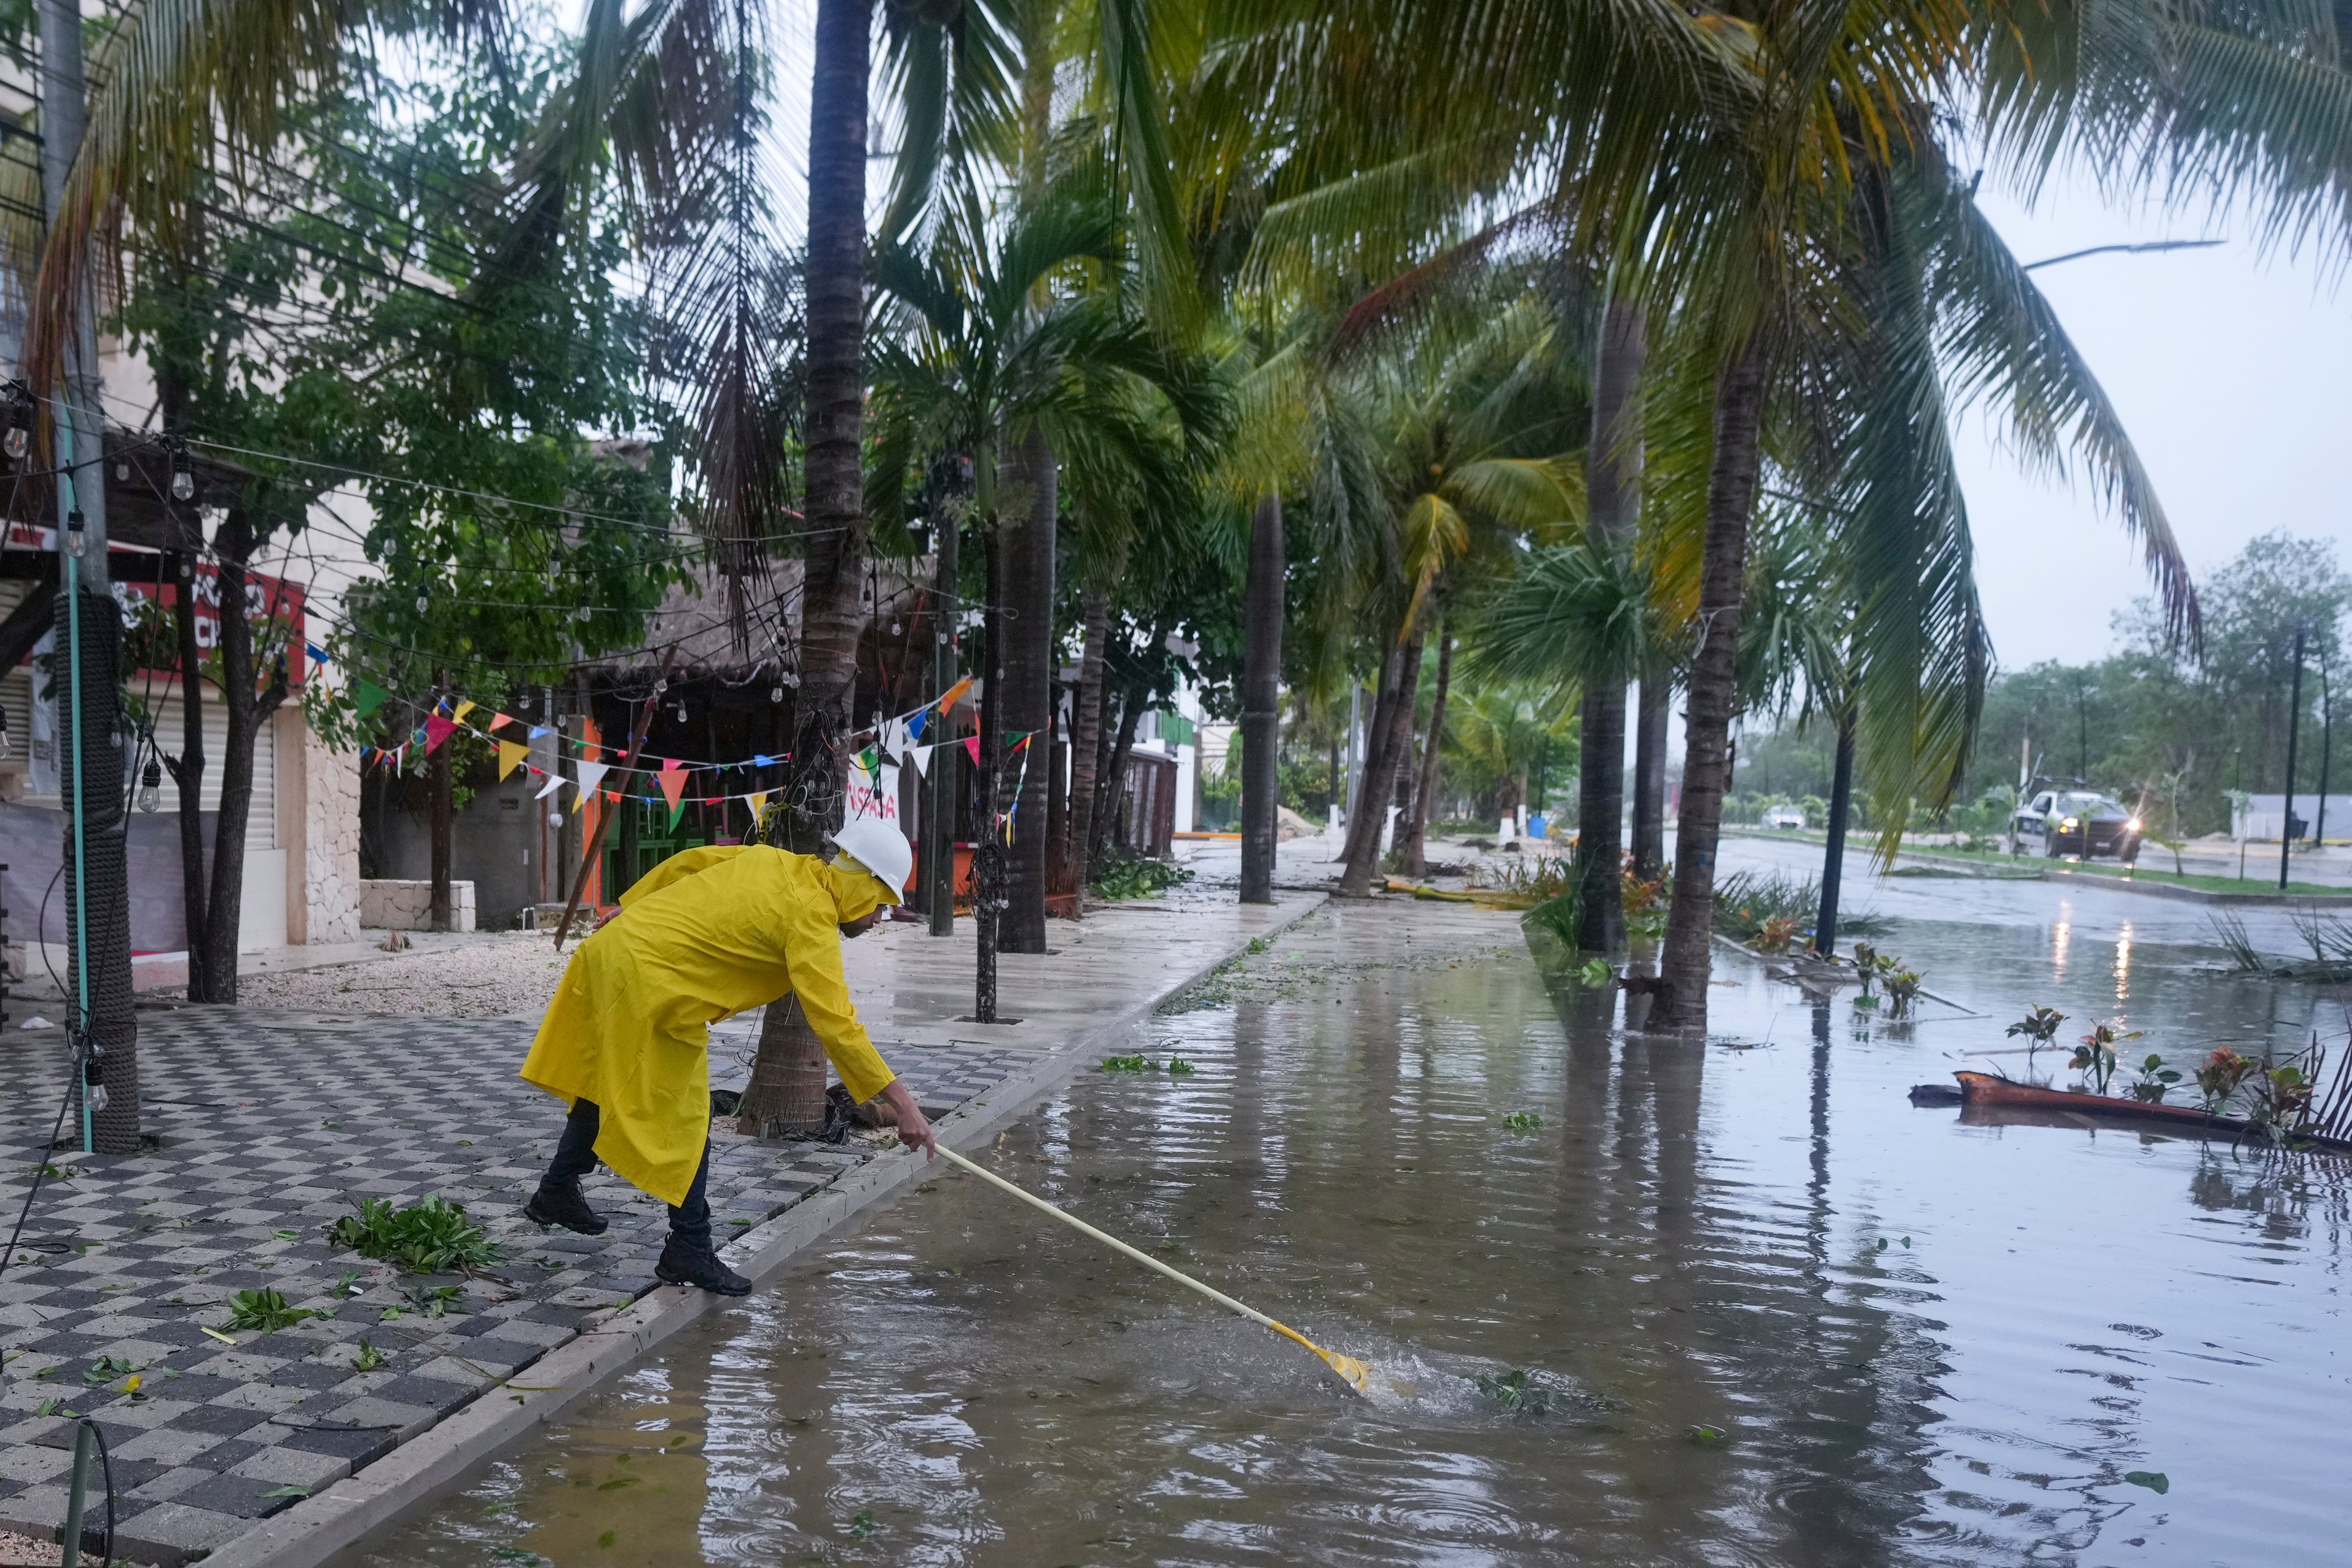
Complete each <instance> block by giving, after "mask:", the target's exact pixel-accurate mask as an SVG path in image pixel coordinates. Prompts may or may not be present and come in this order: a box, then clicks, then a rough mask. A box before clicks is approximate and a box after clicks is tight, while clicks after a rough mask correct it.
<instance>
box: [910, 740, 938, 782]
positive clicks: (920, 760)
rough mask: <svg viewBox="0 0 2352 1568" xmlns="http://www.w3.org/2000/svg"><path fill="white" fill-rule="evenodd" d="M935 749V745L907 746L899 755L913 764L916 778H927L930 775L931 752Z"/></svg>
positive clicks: (936, 748)
mask: <svg viewBox="0 0 2352 1568" xmlns="http://www.w3.org/2000/svg"><path fill="white" fill-rule="evenodd" d="M937 750H939V748H938V747H937V746H909V747H908V748H907V749H906V751H905V752H903V753H901V755H902V756H903V758H904V760H906V761H908V762H910V763H914V764H915V776H916V777H917V778H929V777H930V776H931V753H932V752H935V751H937Z"/></svg>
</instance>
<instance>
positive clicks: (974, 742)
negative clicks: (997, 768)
mask: <svg viewBox="0 0 2352 1568" xmlns="http://www.w3.org/2000/svg"><path fill="white" fill-rule="evenodd" d="M963 749H964V750H965V751H967V752H971V763H972V766H974V767H978V766H979V765H980V737H979V736H977V735H966V736H965V737H964V738H963Z"/></svg>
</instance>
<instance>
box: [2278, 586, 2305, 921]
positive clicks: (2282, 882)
mask: <svg viewBox="0 0 2352 1568" xmlns="http://www.w3.org/2000/svg"><path fill="white" fill-rule="evenodd" d="M2303 633H2304V628H2303V627H2301V626H2297V627H2295V628H2294V680H2293V681H2292V682H2291V683H2290V685H2289V687H2288V692H2287V700H2286V809H2285V811H2284V812H2283V813H2282V814H2281V816H2280V821H2279V891H2280V892H2282V893H2284V892H2285V891H2286V856H2287V847H2288V846H2289V845H2291V844H2293V843H2294V742H2295V739H2296V735H2297V732H2298V731H2300V730H2301V729H2302V727H2303Z"/></svg>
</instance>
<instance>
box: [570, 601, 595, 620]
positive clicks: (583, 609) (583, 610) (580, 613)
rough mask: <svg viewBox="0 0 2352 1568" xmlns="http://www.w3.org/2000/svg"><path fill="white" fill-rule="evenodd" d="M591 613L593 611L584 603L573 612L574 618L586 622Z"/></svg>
mask: <svg viewBox="0 0 2352 1568" xmlns="http://www.w3.org/2000/svg"><path fill="white" fill-rule="evenodd" d="M591 613H592V612H591V611H590V610H589V608H588V606H587V605H581V606H580V607H579V608H578V609H577V610H574V611H573V612H572V619H573V620H575V621H582V622H585V621H586V620H587V619H588V616H590V614H591Z"/></svg>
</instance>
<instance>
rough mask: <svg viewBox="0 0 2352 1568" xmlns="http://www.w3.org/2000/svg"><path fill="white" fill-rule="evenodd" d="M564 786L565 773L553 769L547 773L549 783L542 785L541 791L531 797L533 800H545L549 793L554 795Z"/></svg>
mask: <svg viewBox="0 0 2352 1568" xmlns="http://www.w3.org/2000/svg"><path fill="white" fill-rule="evenodd" d="M562 787H563V775H562V773H555V772H552V771H551V772H550V773H548V775H547V783H546V784H544V785H542V786H541V789H540V792H539V793H538V794H537V795H533V796H531V797H530V798H531V799H533V800H545V799H546V798H547V797H548V796H549V795H553V794H554V793H555V792H556V791H557V790H559V789H562Z"/></svg>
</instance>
